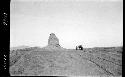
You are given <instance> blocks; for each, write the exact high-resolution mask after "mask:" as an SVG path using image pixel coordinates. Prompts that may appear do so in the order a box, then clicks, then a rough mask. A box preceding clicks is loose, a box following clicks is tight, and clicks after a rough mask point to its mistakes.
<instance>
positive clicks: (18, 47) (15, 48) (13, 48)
mask: <svg viewBox="0 0 125 77" xmlns="http://www.w3.org/2000/svg"><path fill="white" fill-rule="evenodd" d="M24 48H30V47H29V46H24V45H23V46H17V47H10V50H17V49H24Z"/></svg>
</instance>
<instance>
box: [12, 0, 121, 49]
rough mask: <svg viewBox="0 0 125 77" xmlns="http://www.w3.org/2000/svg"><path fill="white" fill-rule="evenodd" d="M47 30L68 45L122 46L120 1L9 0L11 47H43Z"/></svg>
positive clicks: (47, 35)
mask: <svg viewBox="0 0 125 77" xmlns="http://www.w3.org/2000/svg"><path fill="white" fill-rule="evenodd" d="M50 33H55V35H56V36H57V37H58V39H59V43H60V45H61V46H62V47H64V48H69V49H70V48H71V49H72V48H75V47H76V46H77V45H83V47H112V46H122V45H123V1H122V0H11V4H10V47H16V46H22V45H26V46H31V47H33V46H40V47H44V46H46V45H47V44H48V38H49V34H50Z"/></svg>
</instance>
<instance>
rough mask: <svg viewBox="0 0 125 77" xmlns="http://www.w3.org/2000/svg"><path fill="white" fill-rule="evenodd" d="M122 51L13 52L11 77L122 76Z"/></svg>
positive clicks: (61, 50) (30, 50)
mask: <svg viewBox="0 0 125 77" xmlns="http://www.w3.org/2000/svg"><path fill="white" fill-rule="evenodd" d="M122 49H123V47H94V48H84V49H83V50H76V49H65V48H63V49H61V48H57V49H56V48H54V49H51V48H47V47H44V48H40V47H28V48H23V49H15V50H10V62H9V63H10V69H9V72H10V75H11V76H100V77H109V76H112V77H119V76H120V77H121V76H122V51H123V50H122Z"/></svg>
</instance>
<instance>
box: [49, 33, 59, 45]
mask: <svg viewBox="0 0 125 77" xmlns="http://www.w3.org/2000/svg"><path fill="white" fill-rule="evenodd" d="M48 46H52V47H60V45H59V39H58V38H57V37H56V35H55V34H54V33H51V34H50V36H49V39H48Z"/></svg>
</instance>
